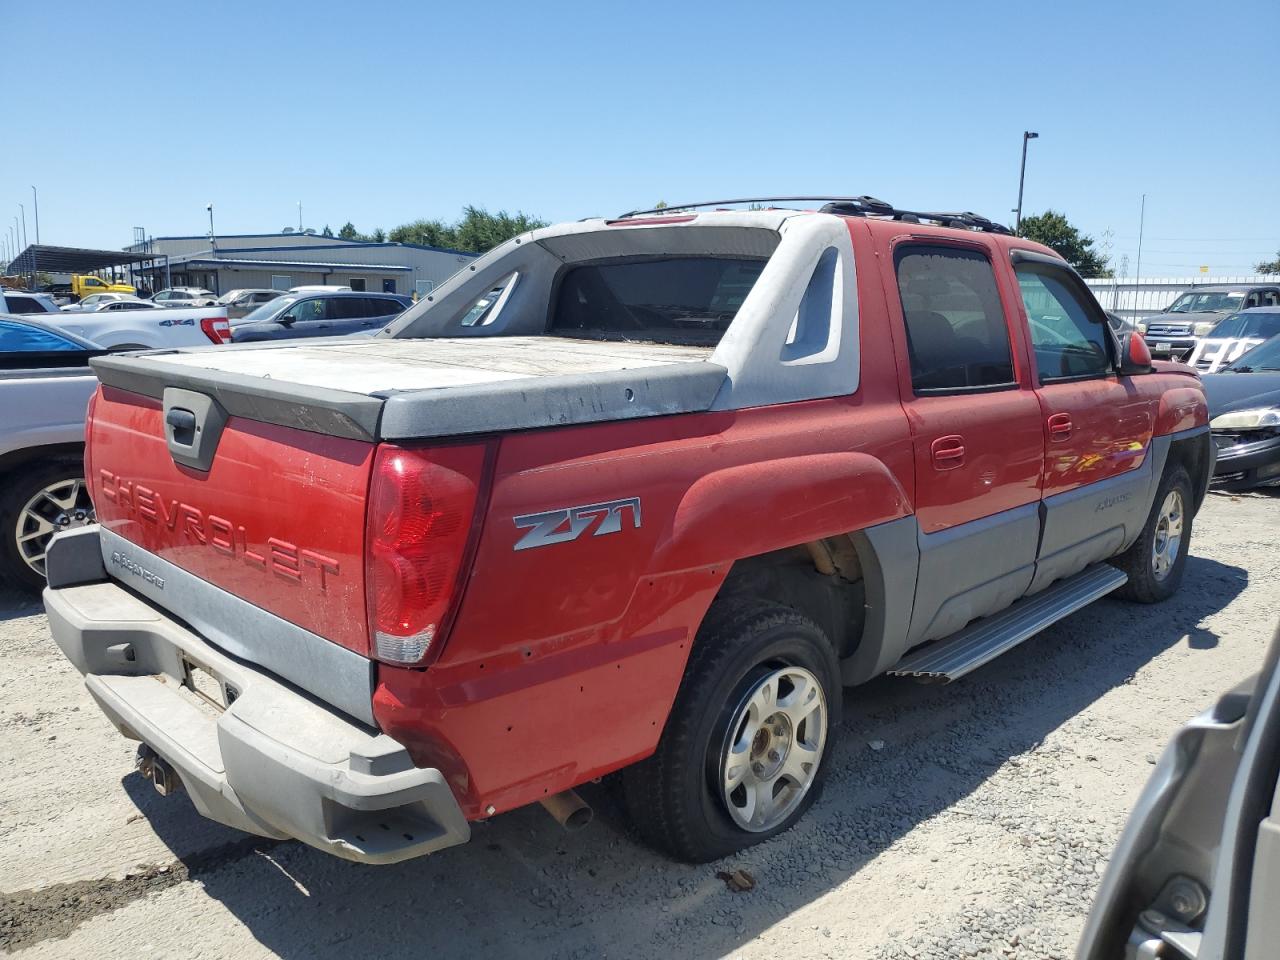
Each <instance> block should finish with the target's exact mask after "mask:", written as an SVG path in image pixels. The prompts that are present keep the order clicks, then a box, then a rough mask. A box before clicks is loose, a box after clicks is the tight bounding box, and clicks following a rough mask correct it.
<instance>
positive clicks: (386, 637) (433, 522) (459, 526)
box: [365, 444, 487, 664]
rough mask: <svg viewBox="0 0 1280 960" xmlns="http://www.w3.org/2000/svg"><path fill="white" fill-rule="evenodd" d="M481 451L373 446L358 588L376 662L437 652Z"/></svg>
mask: <svg viewBox="0 0 1280 960" xmlns="http://www.w3.org/2000/svg"><path fill="white" fill-rule="evenodd" d="M486 454H487V448H486V447H485V446H483V445H467V446H457V447H437V448H435V449H431V450H407V449H404V448H402V447H396V446H391V445H389V444H384V445H382V446H381V447H379V448H378V454H377V457H376V459H375V461H374V465H373V479H372V481H371V483H370V487H369V517H368V533H367V535H366V540H365V590H366V591H367V606H368V612H369V640H370V645H371V646H372V648H373V654H374V656H375V657H377V658H378V659H379V660H383V661H386V662H387V663H397V664H418V663H421V662H422V661H423V660H424V659H426V658H427V657H428V655H430V656H431V658H432V659H434V658H435V656H436V655H438V654H439V652H440V646H441V644H443V643H444V637H445V632H446V630H447V629H448V627H449V621H450V618H451V617H452V615H453V612H454V609H455V608H456V606H457V600H458V598H459V595H460V593H461V587H462V578H463V574H464V573H465V570H464V565H465V563H466V562H467V560H468V554H469V547H470V545H471V535H472V530H473V528H474V526H475V519H476V502H477V500H478V499H479V496H480V485H481V483H482V481H483V477H484V472H485V458H486Z"/></svg>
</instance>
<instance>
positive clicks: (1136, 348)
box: [1120, 332, 1152, 377]
mask: <svg viewBox="0 0 1280 960" xmlns="http://www.w3.org/2000/svg"><path fill="white" fill-rule="evenodd" d="M1151 372H1152V366H1151V351H1150V350H1148V349H1147V341H1146V340H1144V339H1142V334H1140V333H1133V332H1130V333H1126V334H1125V335H1124V336H1122V337H1121V338H1120V376H1122V377H1132V376H1136V375H1137V374H1140V373H1151Z"/></svg>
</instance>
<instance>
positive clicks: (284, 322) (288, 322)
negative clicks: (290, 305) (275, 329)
mask: <svg viewBox="0 0 1280 960" xmlns="http://www.w3.org/2000/svg"><path fill="white" fill-rule="evenodd" d="M296 319H297V318H296V317H291V316H289V315H288V314H287V313H286V314H285V315H284V316H283V317H276V323H278V324H280V326H282V327H292V326H293V323H294V321H295V320H296Z"/></svg>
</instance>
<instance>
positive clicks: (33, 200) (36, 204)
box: [31, 184, 40, 244]
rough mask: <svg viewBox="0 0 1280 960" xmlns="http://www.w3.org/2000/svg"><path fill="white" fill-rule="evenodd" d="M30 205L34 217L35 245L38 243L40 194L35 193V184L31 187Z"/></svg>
mask: <svg viewBox="0 0 1280 960" xmlns="http://www.w3.org/2000/svg"><path fill="white" fill-rule="evenodd" d="M31 203H32V205H33V206H34V207H35V215H36V243H37V244H39V243H40V194H38V193H36V188H35V184H32V185H31Z"/></svg>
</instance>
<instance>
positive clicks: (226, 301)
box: [218, 289, 284, 320]
mask: <svg viewBox="0 0 1280 960" xmlns="http://www.w3.org/2000/svg"><path fill="white" fill-rule="evenodd" d="M283 292H284V291H282V290H265V289H252V290H228V291H227V292H226V293H224V294H223V295H222V296H220V297H219V298H218V305H219V306H223V307H226V308H227V318H228V319H230V320H238V319H239V318H240V317H243V316H245V315H246V314H249V313H252V312H253V311H254V310H256V309H257V308H258V307H260V306H262V305H263V304H264V303H270V302H271V301H272V300H274V299H276V297H279V296H280V295H281V294H282V293H283Z"/></svg>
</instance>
